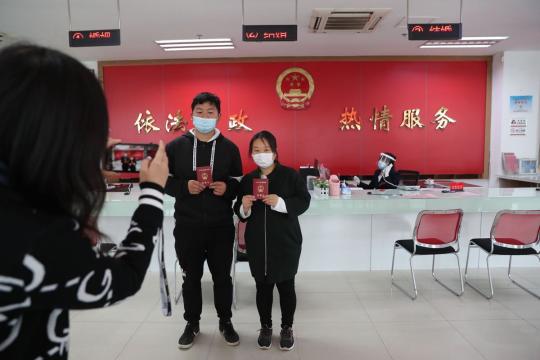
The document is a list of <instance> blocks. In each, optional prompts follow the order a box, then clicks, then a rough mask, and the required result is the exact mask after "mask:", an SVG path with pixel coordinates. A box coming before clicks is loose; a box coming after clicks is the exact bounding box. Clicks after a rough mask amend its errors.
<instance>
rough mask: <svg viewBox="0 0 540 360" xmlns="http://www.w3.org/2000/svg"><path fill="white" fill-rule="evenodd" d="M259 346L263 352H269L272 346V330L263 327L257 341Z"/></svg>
mask: <svg viewBox="0 0 540 360" xmlns="http://www.w3.org/2000/svg"><path fill="white" fill-rule="evenodd" d="M257 344H259V347H260V348H261V349H263V350H268V349H270V347H271V346H272V328H271V327H267V326H263V327H262V328H261V330H259V338H258V339H257Z"/></svg>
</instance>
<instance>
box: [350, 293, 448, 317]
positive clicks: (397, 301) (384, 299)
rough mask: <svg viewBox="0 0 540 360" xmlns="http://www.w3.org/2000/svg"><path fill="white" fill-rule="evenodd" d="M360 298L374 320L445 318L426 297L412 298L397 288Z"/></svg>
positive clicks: (367, 294)
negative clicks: (389, 291) (392, 290)
mask: <svg viewBox="0 0 540 360" xmlns="http://www.w3.org/2000/svg"><path fill="white" fill-rule="evenodd" d="M360 300H361V302H362V304H363V306H364V308H365V310H366V312H367V313H368V315H369V317H370V318H371V320H372V321H374V322H403V321H427V320H443V317H442V315H441V314H440V313H439V312H438V311H437V310H436V309H435V308H434V307H433V306H432V305H431V304H429V303H428V302H427V301H426V300H425V299H424V298H422V297H420V296H419V297H418V298H417V299H416V300H411V299H410V298H409V297H407V296H406V295H405V294H403V293H402V292H401V291H399V290H397V289H396V290H394V292H392V293H364V294H362V296H361V297H360Z"/></svg>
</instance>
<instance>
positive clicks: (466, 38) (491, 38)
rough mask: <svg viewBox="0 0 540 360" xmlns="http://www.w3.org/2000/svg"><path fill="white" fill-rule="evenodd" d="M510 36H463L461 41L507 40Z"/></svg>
mask: <svg viewBox="0 0 540 360" xmlns="http://www.w3.org/2000/svg"><path fill="white" fill-rule="evenodd" d="M506 39H508V36H463V37H462V38H461V40H499V41H500V40H506Z"/></svg>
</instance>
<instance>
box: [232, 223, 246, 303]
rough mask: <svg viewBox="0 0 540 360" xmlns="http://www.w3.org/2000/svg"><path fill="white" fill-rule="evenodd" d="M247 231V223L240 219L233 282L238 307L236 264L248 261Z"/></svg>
mask: <svg viewBox="0 0 540 360" xmlns="http://www.w3.org/2000/svg"><path fill="white" fill-rule="evenodd" d="M245 232H246V223H245V222H242V221H238V222H237V224H236V235H235V239H234V247H233V261H232V269H231V271H232V283H233V306H234V308H235V309H236V308H237V305H236V264H237V263H239V262H247V261H248V256H247V251H246V240H245V238H244V234H245Z"/></svg>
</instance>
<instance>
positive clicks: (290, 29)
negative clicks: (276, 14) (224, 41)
mask: <svg viewBox="0 0 540 360" xmlns="http://www.w3.org/2000/svg"><path fill="white" fill-rule="evenodd" d="M297 31H298V26H297V25H242V40H243V41H248V42H265V41H296V40H297Z"/></svg>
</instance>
